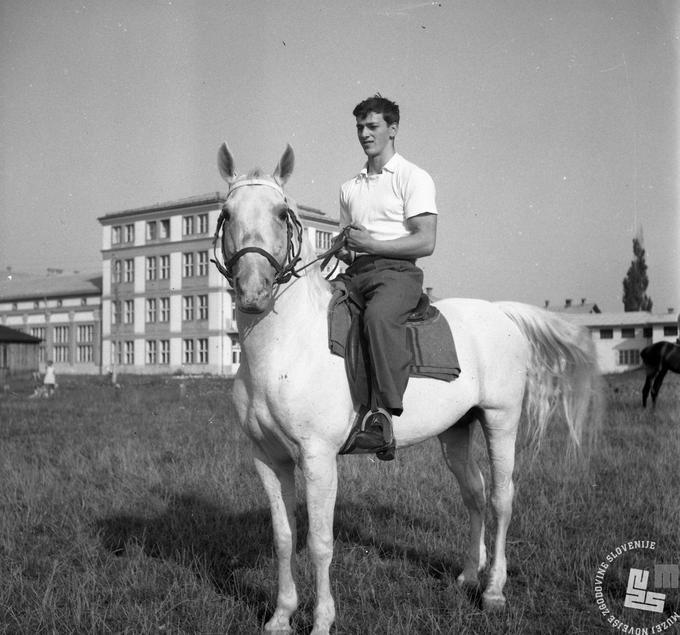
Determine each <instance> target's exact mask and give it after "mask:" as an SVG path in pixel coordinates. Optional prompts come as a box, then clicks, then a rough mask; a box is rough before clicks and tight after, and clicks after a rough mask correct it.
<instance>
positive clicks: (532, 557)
mask: <svg viewBox="0 0 680 635" xmlns="http://www.w3.org/2000/svg"><path fill="white" fill-rule="evenodd" d="M677 380H678V377H675V376H673V377H668V378H667V379H666V385H664V387H663V389H662V392H661V395H660V399H659V404H658V406H657V408H656V411H654V412H652V411H651V410H650V409H648V410H647V411H643V410H642V409H641V407H640V405H639V401H640V396H639V395H640V390H641V386H642V383H643V378H642V375H641V373H639V372H636V373H630V374H627V375H625V376H621V377H610V378H608V380H607V391H608V402H609V408H608V414H607V419H606V423H605V427H604V431H603V435H602V438H601V440H600V444H599V447H598V449H597V451H596V454H595V456H594V457H593V460H592V462H591V466H590V470H589V471H588V472H586V473H584V474H581V473H580V472H578V471H576V470H574V469H573V468H570V467H569V466H568V464H566V463H565V462H564V461H562V460H561V459H562V458H563V455H564V439H563V437H562V435H561V434H553V435H550V438H549V439H548V442H547V444H546V445H545V447H544V448H543V451H542V452H541V454H540V455H539V458H538V460H536V461H535V462H533V463H531V462H530V461H529V459H528V457H525V456H524V454H523V453H522V452H520V454H519V459H518V464H517V470H516V475H517V496H516V502H515V513H514V517H513V522H512V524H511V527H510V531H509V544H508V562H509V578H508V583H507V586H506V595H507V597H508V607H507V609H506V611H505V612H504V613H502V614H500V615H487V614H485V613H484V612H482V611H481V610H480V605H479V597H478V595H477V594H475V593H474V592H471V591H465V590H461V589H459V588H458V587H457V586H456V584H455V579H456V576H457V575H458V574H459V573H460V571H461V567H462V563H463V558H464V548H465V542H466V536H467V532H468V523H467V514H466V512H465V511H464V508H463V506H462V502H461V500H460V495H459V493H458V488H457V485H456V484H455V481H454V479H453V477H452V475H450V473H449V472H448V471H447V470H446V468H445V467H444V465H443V462H442V461H441V459H440V450H439V448H438V445H437V444H436V442H434V441H433V442H431V443H427V444H424V445H421V446H419V447H416V448H411V449H408V450H404V451H402V452H400V453H399V456H398V458H397V460H396V461H394V462H393V463H388V464H386V463H382V462H379V461H375V460H374V459H372V458H371V457H369V456H359V457H345V458H342V459H341V460H340V491H339V498H338V505H337V512H336V529H335V531H336V550H335V554H336V555H335V559H334V563H333V565H332V581H333V590H334V594H335V598H336V602H337V609H338V622H337V627H336V632H337V633H343V634H344V633H357V634H359V633H361V634H365V633H379V634H382V633H395V634H402V633H403V634H409V635H410V634H414V633H423V634H427V635H429V634H439V633H442V634H443V633H445V634H450V633H494V634H495V633H509V634H511V633H512V634H518V635H519V634H523V635H524V634H527V633H584V634H590V633H599V632H602V633H606V632H610V631H611V629H610V628H609V627H608V626H607V625H606V623H605V620H604V619H603V617H602V615H600V613H599V611H598V610H597V606H596V604H595V599H594V591H593V586H594V577H595V573H596V569H597V564H598V563H599V562H600V561H602V560H603V558H604V557H605V555H606V554H607V553H608V552H609V551H610V550H612V549H614V548H615V547H616V546H617V545H620V544H621V543H624V542H626V541H628V540H633V539H639V540H641V539H651V540H654V541H656V543H657V545H658V546H657V552H656V555H655V557H656V560H657V561H658V562H665V563H680V537H679V535H678V527H679V526H680V506H679V505H678V491H679V490H680V470H679V469H678V456H680V407H679V406H680V384H679V382H678V381H677ZM121 383H122V388H121V389H120V390H115V389H113V388H112V387H111V386H109V385H107V384H106V383H105V382H104V381H103V380H101V379H99V378H83V377H80V378H69V377H60V388H59V390H58V393H57V395H56V396H55V397H54V398H53V399H50V400H46V399H40V400H38V399H28V398H27V396H28V394H30V389H29V388H28V387H21V386H19V387H15V390H14V392H9V393H5V394H4V395H1V396H0V438H1V443H0V510H1V512H2V514H1V516H0V567H1V569H0V570H1V571H2V573H3V575H2V576H0V633H27V634H28V633H30V634H37V633H59V634H61V633H97V634H100V633H135V634H138V633H140V634H146V633H191V634H193V633H229V634H231V633H234V634H241V633H257V632H259V630H260V629H261V627H262V625H263V624H264V622H265V621H266V619H267V618H268V616H270V615H271V612H272V610H273V600H274V598H275V561H274V557H273V547H272V536H271V529H270V523H269V512H268V510H267V509H266V507H265V498H264V493H263V491H262V489H261V486H260V484H259V481H258V479H257V477H256V475H255V473H254V469H253V468H252V465H251V462H250V459H249V456H248V446H247V443H246V442H245V440H244V437H243V435H242V434H241V432H240V430H239V429H238V426H237V425H236V424H235V423H234V416H233V412H232V410H231V406H230V404H229V399H228V392H229V383H228V381H226V380H218V379H211V378H206V379H200V380H198V379H186V378H185V379H177V378H132V377H123V378H122V380H121ZM480 456H483V452H482V451H481V444H480ZM299 527H300V536H299V540H298V547H299V564H300V575H299V579H300V594H301V598H302V600H303V602H304V603H303V605H302V606H301V608H300V610H299V611H298V613H297V614H296V617H295V627H296V629H297V632H298V633H308V632H309V630H310V629H311V622H312V601H313V586H312V584H313V581H312V575H311V568H310V565H309V561H308V559H307V555H306V550H305V548H304V538H305V532H306V520H305V510H304V508H303V507H302V506H301V507H300V511H299ZM491 528H492V529H493V523H491ZM627 557H628V556H627ZM631 557H632V556H631ZM628 558H629V559H628V560H626V561H625V562H628V563H629V564H630V563H632V562H633V560H631V559H630V557H628ZM619 563H620V564H621V565H622V564H623V563H624V559H621V560H620V561H619ZM613 569H614V567H612V571H610V574H608V577H607V578H606V580H605V590H606V596H607V599H608V602H609V604H610V605H611V606H615V607H620V606H621V603H622V598H623V595H624V594H625V585H626V579H623V578H622V575H623V574H622V573H621V571H623V568H622V566H619V567H618V570H616V571H614V570H613ZM676 591H677V590H676ZM617 610H618V609H617ZM626 611H627V613H626V614H625V615H626V616H627V617H626V619H629V620H633V619H637V618H640V617H641V616H640V615H633V614H631V613H635V611H631V610H630V609H626ZM674 611H678V612H680V606H678V601H677V592H676V593H675V594H674V595H671V594H670V593H669V595H668V601H667V602H666V608H665V611H664V614H663V615H660V614H654V615H653V619H651V620H650V619H647V622H646V623H647V624H650V625H651V624H655V623H658V622H660V621H662V620H663V619H665V618H666V617H668V616H670V615H672V614H673V612H674ZM637 613H638V614H640V613H642V612H640V611H638V612H637ZM622 615H624V614H622ZM642 617H644V618H649V615H646V614H644V615H642ZM640 623H641V624H642V622H640ZM611 632H613V631H611ZM666 632H669V631H666Z"/></svg>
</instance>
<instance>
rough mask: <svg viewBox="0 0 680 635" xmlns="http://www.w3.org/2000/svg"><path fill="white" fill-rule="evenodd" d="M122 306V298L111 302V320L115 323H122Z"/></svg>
mask: <svg viewBox="0 0 680 635" xmlns="http://www.w3.org/2000/svg"><path fill="white" fill-rule="evenodd" d="M121 306H122V302H121V301H120V300H114V301H113V302H111V322H112V323H113V324H120V317H121Z"/></svg>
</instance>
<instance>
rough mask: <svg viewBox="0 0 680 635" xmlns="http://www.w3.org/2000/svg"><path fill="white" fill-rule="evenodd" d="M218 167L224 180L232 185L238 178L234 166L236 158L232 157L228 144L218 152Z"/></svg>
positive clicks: (224, 144) (222, 146) (223, 145)
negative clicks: (235, 178)
mask: <svg viewBox="0 0 680 635" xmlns="http://www.w3.org/2000/svg"><path fill="white" fill-rule="evenodd" d="M217 167H218V168H219V170H220V174H221V175H222V178H223V179H224V180H225V181H226V182H227V183H231V182H232V181H233V180H234V177H235V176H236V166H235V164H234V157H233V156H232V154H231V152H230V151H229V148H228V147H227V144H226V143H223V144H222V145H221V146H220V149H219V150H218V151H217Z"/></svg>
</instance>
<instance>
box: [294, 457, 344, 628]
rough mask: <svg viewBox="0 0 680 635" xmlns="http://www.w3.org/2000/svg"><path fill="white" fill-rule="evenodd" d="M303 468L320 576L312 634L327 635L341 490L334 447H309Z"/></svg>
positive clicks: (313, 555)
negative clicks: (332, 564)
mask: <svg viewBox="0 0 680 635" xmlns="http://www.w3.org/2000/svg"><path fill="white" fill-rule="evenodd" d="M301 467H302V472H303V474H304V479H305V492H306V497H307V513H308V516H309V533H308V536H307V547H308V549H309V553H310V556H311V559H312V564H313V566H314V573H315V577H316V604H315V607H314V630H313V631H312V635H327V634H328V633H329V632H330V628H331V625H332V624H333V622H334V621H335V602H334V601H333V596H332V595H331V584H330V565H331V560H332V558H333V514H334V511H335V498H336V494H337V490H338V472H337V455H336V453H335V451H333V450H332V449H330V448H325V447H314V448H306V450H305V452H304V454H303V457H302V464H301Z"/></svg>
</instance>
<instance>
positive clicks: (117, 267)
mask: <svg viewBox="0 0 680 635" xmlns="http://www.w3.org/2000/svg"><path fill="white" fill-rule="evenodd" d="M111 282H113V283H117V282H123V263H121V261H120V260H114V261H113V270H112V273H111Z"/></svg>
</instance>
